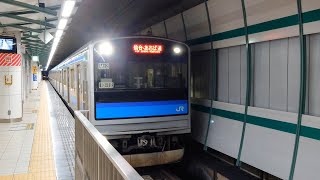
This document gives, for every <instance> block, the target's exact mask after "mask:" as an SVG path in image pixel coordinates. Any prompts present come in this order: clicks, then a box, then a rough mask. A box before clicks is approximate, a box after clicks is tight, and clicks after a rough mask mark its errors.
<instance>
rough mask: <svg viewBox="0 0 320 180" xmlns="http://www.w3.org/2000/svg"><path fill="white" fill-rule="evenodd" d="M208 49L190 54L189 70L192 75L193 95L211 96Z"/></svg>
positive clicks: (210, 65)
mask: <svg viewBox="0 0 320 180" xmlns="http://www.w3.org/2000/svg"><path fill="white" fill-rule="evenodd" d="M210 53H211V52H210V51H203V52H197V53H193V54H192V60H191V72H192V75H193V82H192V83H193V85H192V87H193V93H192V94H193V97H194V98H204V99H209V98H210V97H211V83H212V74H211V73H212V69H211V67H212V64H211V62H212V61H211V59H210V57H211V56H210Z"/></svg>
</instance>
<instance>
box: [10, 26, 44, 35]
mask: <svg viewBox="0 0 320 180" xmlns="http://www.w3.org/2000/svg"><path fill="white" fill-rule="evenodd" d="M7 27H13V28H17V29H21V30H26V31H31V32H37V33H42V29H32V28H28V27H25V26H20V25H15V24H11V25H10V24H9V25H7Z"/></svg>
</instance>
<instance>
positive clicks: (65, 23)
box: [58, 18, 68, 30]
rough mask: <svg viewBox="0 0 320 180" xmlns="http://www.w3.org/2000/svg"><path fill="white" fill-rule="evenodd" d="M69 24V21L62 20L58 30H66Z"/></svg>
mask: <svg viewBox="0 0 320 180" xmlns="http://www.w3.org/2000/svg"><path fill="white" fill-rule="evenodd" d="M67 23H68V19H64V18H62V19H60V21H59V24H58V29H61V30H64V28H66V26H67Z"/></svg>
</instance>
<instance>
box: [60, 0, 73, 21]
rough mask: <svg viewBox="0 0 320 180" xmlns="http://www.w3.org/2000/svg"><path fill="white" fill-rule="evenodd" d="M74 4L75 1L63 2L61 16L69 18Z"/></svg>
mask: <svg viewBox="0 0 320 180" xmlns="http://www.w3.org/2000/svg"><path fill="white" fill-rule="evenodd" d="M75 4H76V1H71V0H68V1H65V2H64V4H63V9H62V13H61V16H62V17H65V18H68V17H70V16H71V13H72V10H73V8H74V5H75Z"/></svg>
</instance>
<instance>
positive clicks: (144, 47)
mask: <svg viewBox="0 0 320 180" xmlns="http://www.w3.org/2000/svg"><path fill="white" fill-rule="evenodd" d="M132 50H133V52H134V53H136V54H161V53H162V52H163V45H161V44H133V46H132Z"/></svg>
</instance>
